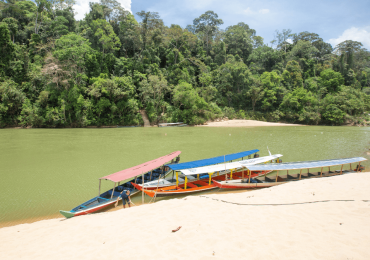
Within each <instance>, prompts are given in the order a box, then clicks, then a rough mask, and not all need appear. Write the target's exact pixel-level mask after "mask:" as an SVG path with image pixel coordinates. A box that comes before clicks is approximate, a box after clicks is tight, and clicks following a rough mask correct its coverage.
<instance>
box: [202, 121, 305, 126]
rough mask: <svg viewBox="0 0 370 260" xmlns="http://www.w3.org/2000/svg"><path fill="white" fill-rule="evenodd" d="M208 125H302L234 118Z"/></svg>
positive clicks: (208, 124)
mask: <svg viewBox="0 0 370 260" xmlns="http://www.w3.org/2000/svg"><path fill="white" fill-rule="evenodd" d="M198 126H207V127H251V126H300V125H299V124H287V123H273V122H264V121H257V120H244V119H233V120H223V121H219V122H208V123H207V124H205V125H198Z"/></svg>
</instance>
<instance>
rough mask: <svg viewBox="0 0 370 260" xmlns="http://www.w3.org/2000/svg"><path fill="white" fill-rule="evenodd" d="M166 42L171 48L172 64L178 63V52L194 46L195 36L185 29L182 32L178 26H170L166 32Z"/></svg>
mask: <svg viewBox="0 0 370 260" xmlns="http://www.w3.org/2000/svg"><path fill="white" fill-rule="evenodd" d="M166 40H167V43H168V44H169V45H171V46H172V47H173V52H174V56H175V57H174V64H176V63H177V61H178V59H177V58H178V56H179V51H184V50H188V49H189V48H191V47H194V46H195V43H196V41H197V39H196V36H195V35H194V34H192V33H190V32H188V31H187V30H186V29H185V30H183V29H182V28H181V27H180V26H179V25H174V24H173V25H171V27H170V28H169V29H168V30H167V35H166Z"/></svg>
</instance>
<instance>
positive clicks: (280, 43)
mask: <svg viewBox="0 0 370 260" xmlns="http://www.w3.org/2000/svg"><path fill="white" fill-rule="evenodd" d="M291 32H292V30H290V29H283V31H282V32H279V30H276V31H275V37H274V43H275V42H277V47H278V48H279V49H282V48H283V47H284V51H285V53H286V46H287V45H288V44H290V43H289V42H288V40H289V39H291V38H292V37H293V35H292V34H291Z"/></svg>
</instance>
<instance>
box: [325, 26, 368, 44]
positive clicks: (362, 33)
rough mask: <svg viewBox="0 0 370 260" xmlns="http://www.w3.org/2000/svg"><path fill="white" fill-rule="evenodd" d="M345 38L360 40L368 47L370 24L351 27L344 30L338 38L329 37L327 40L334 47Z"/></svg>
mask: <svg viewBox="0 0 370 260" xmlns="http://www.w3.org/2000/svg"><path fill="white" fill-rule="evenodd" d="M345 40H352V41H357V42H361V43H362V44H363V45H364V47H365V48H367V49H370V26H368V27H363V28H357V27H352V28H350V29H347V30H345V31H344V32H343V33H342V35H341V36H339V37H338V38H336V39H330V40H329V41H328V42H329V43H330V44H331V45H332V46H333V47H335V46H336V45H337V44H339V43H341V42H344V41H345Z"/></svg>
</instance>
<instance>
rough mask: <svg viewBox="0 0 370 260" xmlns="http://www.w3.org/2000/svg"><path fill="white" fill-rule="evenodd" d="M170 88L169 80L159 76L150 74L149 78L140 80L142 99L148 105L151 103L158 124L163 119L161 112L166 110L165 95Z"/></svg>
mask: <svg viewBox="0 0 370 260" xmlns="http://www.w3.org/2000/svg"><path fill="white" fill-rule="evenodd" d="M169 90H170V89H169V87H168V85H167V80H165V79H163V78H160V77H158V76H154V75H150V76H148V79H144V80H143V81H142V82H140V87H139V91H140V96H141V100H142V102H143V103H144V104H145V105H146V106H149V105H150V106H152V107H153V108H154V113H155V117H156V118H155V121H156V123H157V124H158V122H159V120H160V119H161V113H163V112H164V108H165V107H166V102H165V101H164V97H165V95H166V94H167V93H168V92H169Z"/></svg>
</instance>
